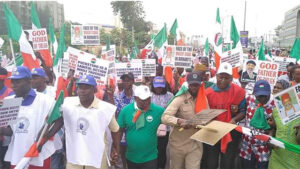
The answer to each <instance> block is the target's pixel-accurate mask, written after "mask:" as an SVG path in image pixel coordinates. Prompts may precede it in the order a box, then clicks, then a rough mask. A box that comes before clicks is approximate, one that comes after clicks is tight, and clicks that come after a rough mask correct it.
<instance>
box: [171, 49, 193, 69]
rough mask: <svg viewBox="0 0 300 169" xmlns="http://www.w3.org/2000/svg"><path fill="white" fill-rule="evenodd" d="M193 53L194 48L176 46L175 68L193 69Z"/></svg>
mask: <svg viewBox="0 0 300 169" xmlns="http://www.w3.org/2000/svg"><path fill="white" fill-rule="evenodd" d="M192 53H193V47H192V46H176V52H175V67H182V68H191V66H192Z"/></svg>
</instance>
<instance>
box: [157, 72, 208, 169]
mask: <svg viewBox="0 0 300 169" xmlns="http://www.w3.org/2000/svg"><path fill="white" fill-rule="evenodd" d="M187 83H188V91H187V92H186V93H184V94H182V95H180V96H177V97H176V98H175V99H174V100H173V101H172V102H171V103H170V104H169V106H168V107H167V108H166V110H165V112H164V114H163V116H162V123H164V124H167V125H170V126H172V127H173V128H172V131H171V133H170V136H169V150H170V168H172V169H183V168H186V169H199V168H200V162H201V157H202V150H203V148H202V143H201V142H197V141H195V140H192V139H190V137H191V136H192V135H193V134H194V133H196V132H197V131H198V130H197V129H195V126H192V125H190V124H189V123H188V120H189V119H191V118H193V116H194V115H195V113H196V112H195V103H196V98H197V95H198V90H199V89H200V86H201V83H202V78H201V76H200V74H198V73H196V72H193V73H190V74H188V75H187ZM180 128H184V129H185V130H184V131H182V132H181V131H180V130H179V129H180Z"/></svg>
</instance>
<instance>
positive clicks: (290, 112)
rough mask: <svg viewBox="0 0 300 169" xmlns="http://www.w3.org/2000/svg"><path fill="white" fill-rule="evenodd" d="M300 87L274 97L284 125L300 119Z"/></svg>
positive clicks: (297, 86)
mask: <svg viewBox="0 0 300 169" xmlns="http://www.w3.org/2000/svg"><path fill="white" fill-rule="evenodd" d="M299 94H300V85H299V84H298V85H296V86H293V87H290V88H288V89H285V90H284V91H282V92H280V93H278V94H276V95H274V101H275V105H276V108H277V110H278V113H279V116H280V118H281V121H282V123H283V124H284V125H285V124H287V123H289V122H291V121H293V120H295V119H297V118H299V117H300V104H299V97H300V95H299Z"/></svg>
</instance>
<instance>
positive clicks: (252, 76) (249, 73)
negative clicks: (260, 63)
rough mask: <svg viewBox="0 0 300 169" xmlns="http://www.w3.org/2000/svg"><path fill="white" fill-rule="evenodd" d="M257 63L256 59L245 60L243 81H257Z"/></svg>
mask: <svg viewBox="0 0 300 169" xmlns="http://www.w3.org/2000/svg"><path fill="white" fill-rule="evenodd" d="M256 65H257V63H256V61H255V60H245V62H244V65H243V72H242V82H255V81H256V77H257V71H258V68H257V66H256Z"/></svg>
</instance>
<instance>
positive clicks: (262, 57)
mask: <svg viewBox="0 0 300 169" xmlns="http://www.w3.org/2000/svg"><path fill="white" fill-rule="evenodd" d="M256 58H257V59H258V60H263V61H264V60H266V57H265V49H264V39H263V38H262V39H261V42H260V47H259V50H258V52H257V54H256Z"/></svg>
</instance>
